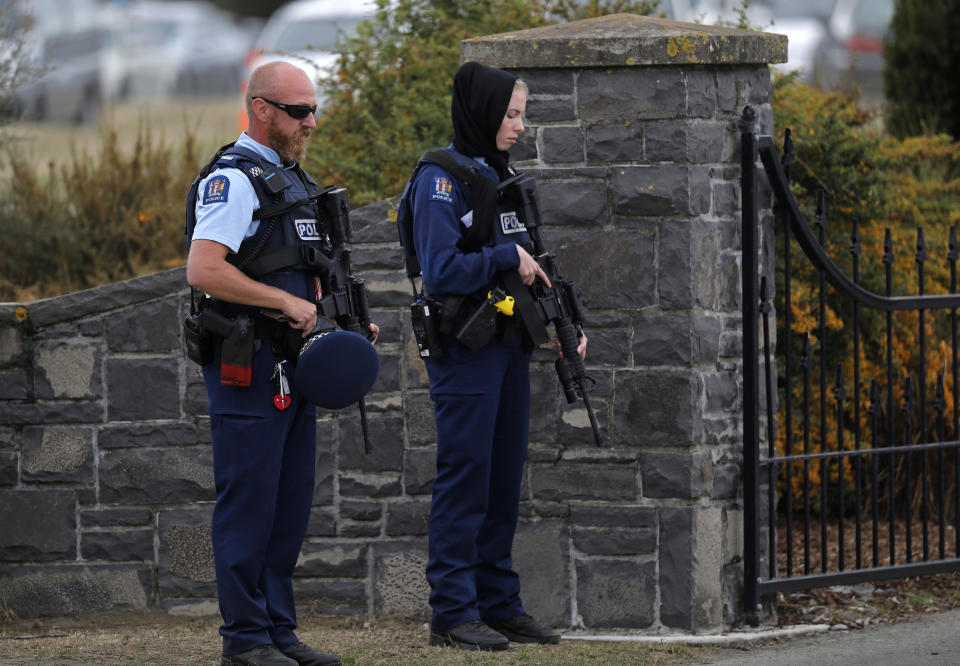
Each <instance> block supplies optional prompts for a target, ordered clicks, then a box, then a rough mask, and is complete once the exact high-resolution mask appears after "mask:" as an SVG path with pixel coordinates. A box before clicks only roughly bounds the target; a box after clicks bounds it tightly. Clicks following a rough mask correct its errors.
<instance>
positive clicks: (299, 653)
mask: <svg viewBox="0 0 960 666" xmlns="http://www.w3.org/2000/svg"><path fill="white" fill-rule="evenodd" d="M280 652H282V653H283V654H284V656H286V657H290V658H291V659H293V660H294V661H295V662H297V663H298V664H300V665H301V666H340V664H342V663H343V662H342V661H340V657H338V656H337V655H335V654H330V653H329V652H318V651H317V650H314V649H313V648H312V647H310V646H309V645H306V644H304V643H294V644H293V645H288V646H287V647H285V648H281V649H280Z"/></svg>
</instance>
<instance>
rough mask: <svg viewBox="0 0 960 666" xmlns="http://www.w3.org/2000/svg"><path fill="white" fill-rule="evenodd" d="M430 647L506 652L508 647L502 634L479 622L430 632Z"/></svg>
mask: <svg viewBox="0 0 960 666" xmlns="http://www.w3.org/2000/svg"><path fill="white" fill-rule="evenodd" d="M430 645H434V646H447V647H455V648H460V649H461V650H484V651H492V650H506V649H507V648H508V647H510V641H508V640H507V639H506V638H504V636H503V635H502V634H498V633H497V632H495V631H494V630H493V629H491V628H490V627H488V626H487V625H485V624H484V623H483V622H481V621H480V620H473V621H471V622H465V623H464V624H461V625H459V626H456V627H454V628H452V629H444V630H442V631H437V630H436V629H433V630H431V631H430Z"/></svg>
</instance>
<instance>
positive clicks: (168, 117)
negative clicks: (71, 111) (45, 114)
mask: <svg viewBox="0 0 960 666" xmlns="http://www.w3.org/2000/svg"><path fill="white" fill-rule="evenodd" d="M238 100H239V97H237V98H233V97H228V98H219V97H217V98H202V97H197V98H183V99H178V98H173V99H167V100H150V101H145V100H144V101H136V102H126V103H123V104H115V105H112V106H110V107H108V108H107V109H106V110H105V111H104V113H103V115H102V116H101V118H100V124H101V125H105V126H110V127H113V128H115V129H116V130H117V133H118V135H119V136H120V137H121V139H122V140H125V142H126V143H125V145H124V146H123V147H124V148H125V149H129V148H131V147H132V146H133V145H134V143H135V141H136V138H137V130H138V127H140V125H141V124H143V123H149V125H150V131H151V135H152V136H153V137H154V138H155V139H157V140H158V142H160V143H166V142H168V143H170V145H179V144H180V143H182V141H183V137H184V136H185V132H184V128H185V127H186V128H190V130H191V132H193V134H194V135H195V136H196V137H197V138H198V140H199V143H200V148H201V152H202V153H203V154H206V153H207V152H212V151H213V150H214V149H216V148H218V147H219V146H222V145H223V144H225V143H227V142H228V141H233V140H234V139H235V138H236V137H237V134H238V129H237V112H238V110H239V108H240V107H239V101H238ZM3 131H4V132H5V133H6V134H7V135H9V136H10V137H11V138H12V140H13V141H14V145H15V146H16V148H17V150H18V151H19V153H20V154H21V155H25V156H26V157H28V158H29V159H30V160H32V161H33V162H34V163H35V164H36V165H38V166H40V167H42V168H46V165H47V164H48V163H50V162H53V163H55V164H64V163H66V162H67V161H68V160H69V159H70V154H71V149H72V148H73V149H76V151H77V152H78V154H83V153H88V154H96V151H97V147H98V146H99V145H100V136H101V131H102V130H101V127H100V126H99V125H67V124H58V123H13V124H11V125H8V126H7V127H5V128H4V130H3ZM9 176H10V165H9V164H8V163H7V162H6V160H0V179H2V178H8V177H9Z"/></svg>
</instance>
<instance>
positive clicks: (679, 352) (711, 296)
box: [461, 14, 786, 632]
mask: <svg viewBox="0 0 960 666" xmlns="http://www.w3.org/2000/svg"><path fill="white" fill-rule="evenodd" d="M461 59H462V60H463V61H468V60H477V61H480V62H483V63H485V64H488V65H492V66H495V67H501V68H505V69H509V70H511V71H513V72H515V73H516V74H518V75H520V76H521V77H522V78H523V79H524V80H526V81H527V83H528V85H529V88H530V97H529V100H528V105H527V113H526V123H527V131H526V133H525V136H524V139H523V140H522V142H521V143H519V144H518V145H517V146H516V147H515V149H514V154H513V161H514V163H515V165H516V166H517V167H518V168H520V169H522V170H526V171H529V172H531V173H533V174H534V175H536V176H537V180H538V183H539V189H540V194H541V201H542V208H543V213H544V219H545V221H546V225H547V226H546V228H545V229H544V238H545V242H546V244H547V245H548V248H550V249H552V250H553V251H555V253H556V254H557V255H558V256H559V265H560V267H561V271H562V272H563V273H564V274H565V277H567V278H572V279H574V280H575V281H576V282H577V283H578V284H579V285H580V286H581V289H582V291H583V295H584V298H585V301H586V304H587V306H588V308H589V310H590V324H589V327H588V331H587V332H588V334H589V338H590V343H589V351H588V367H589V371H590V374H591V375H592V376H593V377H594V378H595V379H596V380H597V385H596V389H595V391H594V393H593V401H594V403H595V405H596V408H597V410H598V414H599V418H600V422H601V424H602V425H603V428H604V430H605V433H604V434H605V437H606V439H607V441H608V446H607V447H605V448H599V449H598V448H595V447H594V446H593V445H592V439H591V437H590V430H589V424H588V422H587V419H586V415H585V411H584V410H583V409H582V408H581V407H579V406H577V405H572V406H567V405H566V404H565V403H564V401H562V400H560V399H558V394H557V391H556V389H555V386H556V380H555V377H554V376H553V374H554V373H553V367H552V364H551V363H550V360H551V356H550V354H549V353H547V352H546V351H543V352H538V356H536V357H535V360H537V361H540V363H538V364H537V366H538V367H536V368H535V370H534V372H533V377H534V379H533V384H534V407H533V417H532V419H533V420H532V423H531V453H530V462H529V464H528V469H527V474H528V476H527V489H526V490H527V493H528V495H527V496H526V501H525V502H524V517H525V522H524V524H523V525H522V526H521V529H520V531H519V534H518V537H517V548H516V551H517V558H516V559H517V566H518V568H519V569H520V572H521V580H522V581H523V582H524V599H525V603H526V604H527V605H528V606H529V607H531V608H532V609H533V610H534V612H537V613H540V614H542V615H544V616H545V617H546V619H548V620H551V621H558V620H559V623H561V624H569V625H572V626H583V627H586V628H591V629H595V628H613V627H619V628H631V629H635V628H636V629H646V630H651V631H656V630H668V629H683V630H691V631H697V632H701V631H712V630H717V629H720V628H721V627H722V626H724V625H725V624H731V623H733V622H735V621H736V620H737V618H738V615H739V614H740V602H739V595H740V585H741V581H742V565H741V552H742V545H741V544H742V537H741V534H742V525H741V522H742V517H741V497H742V493H741V490H740V476H739V470H740V461H741V454H740V449H741V438H742V429H741V426H742V410H741V371H740V369H741V361H740V358H741V341H742V334H741V316H740V266H741V262H740V193H739V160H740V157H739V136H738V130H739V127H738V121H739V117H740V114H741V112H742V111H743V108H744V106H746V105H748V104H749V105H751V106H753V107H754V108H756V109H757V111H758V113H759V118H760V131H761V132H762V133H770V132H772V125H773V120H772V118H773V115H772V109H771V106H770V102H771V85H770V73H769V69H768V66H767V63H771V62H783V61H785V59H786V38H785V37H783V36H780V35H771V34H765V33H758V32H752V31H744V30H735V29H729V28H718V27H708V26H699V25H692V24H684V23H677V22H673V21H664V20H659V19H653V18H647V17H642V16H634V15H628V14H621V15H615V16H607V17H602V18H597V19H590V20H586V21H579V22H574V23H568V24H563V25H553V26H547V27H543V28H536V29H532V30H522V31H518V32H512V33H506V34H501V35H493V36H488V37H479V38H475V39H470V40H466V41H465V42H463V44H462V46H461ZM769 218H770V215H769V211H767V215H766V217H765V219H766V222H767V224H769ZM768 239H769V235H768ZM545 553H557V555H556V557H554V556H550V557H546V556H545ZM554 560H556V562H554ZM545 565H546V566H545ZM545 570H546V573H545ZM547 574H549V575H547ZM555 616H564V617H555Z"/></svg>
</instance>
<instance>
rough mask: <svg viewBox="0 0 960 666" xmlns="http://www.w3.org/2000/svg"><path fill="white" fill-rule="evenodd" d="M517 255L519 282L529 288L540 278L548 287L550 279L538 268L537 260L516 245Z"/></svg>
mask: <svg viewBox="0 0 960 666" xmlns="http://www.w3.org/2000/svg"><path fill="white" fill-rule="evenodd" d="M517 255H518V256H519V257H520V266H519V267H518V268H517V272H518V273H520V281H521V282H523V284H525V285H526V286H528V287H529V286H530V285H532V284H533V281H534V280H536V279H537V278H540V279H541V280H543V281H544V283H545V284H546V285H547V286H548V287H549V286H550V278H548V277H547V274H546V273H544V272H543V269H542V268H540V264H538V263H537V260H536V259H534V258H533V257H531V256H530V253H529V252H527V251H526V250H524V249H523V248H522V247H520V246H519V245H517Z"/></svg>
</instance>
